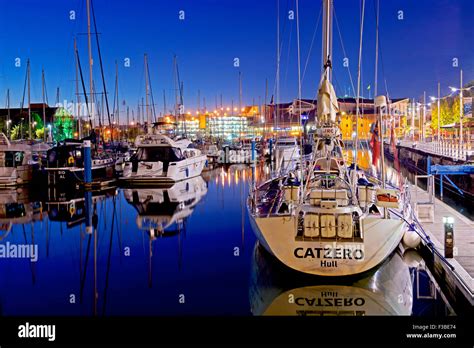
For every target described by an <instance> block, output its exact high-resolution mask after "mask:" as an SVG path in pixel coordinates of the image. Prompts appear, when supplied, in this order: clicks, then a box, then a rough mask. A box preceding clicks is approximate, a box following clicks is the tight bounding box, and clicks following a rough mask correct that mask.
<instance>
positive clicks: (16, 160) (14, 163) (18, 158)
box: [4, 151, 25, 167]
mask: <svg viewBox="0 0 474 348" xmlns="http://www.w3.org/2000/svg"><path fill="white" fill-rule="evenodd" d="M24 156H25V153H24V152H23V151H5V165H4V167H18V166H21V164H22V163H23V158H24Z"/></svg>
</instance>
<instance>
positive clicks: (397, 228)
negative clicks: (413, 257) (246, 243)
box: [250, 214, 406, 276]
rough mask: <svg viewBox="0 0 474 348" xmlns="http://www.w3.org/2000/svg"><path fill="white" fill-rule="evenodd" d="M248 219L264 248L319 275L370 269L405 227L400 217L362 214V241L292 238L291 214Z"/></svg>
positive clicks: (290, 264)
mask: <svg viewBox="0 0 474 348" xmlns="http://www.w3.org/2000/svg"><path fill="white" fill-rule="evenodd" d="M250 221H251V225H252V228H253V230H254V232H255V233H256V236H257V238H258V239H259V241H260V243H261V244H262V245H263V246H264V247H265V249H267V251H268V252H270V253H271V254H273V255H274V256H275V257H276V258H278V259H279V260H280V261H281V262H282V263H284V264H285V265H287V266H288V267H290V268H293V269H295V270H297V271H300V272H304V273H308V274H314V275H319V276H347V275H354V274H359V273H363V272H365V271H368V270H370V269H372V268H373V267H375V266H377V265H379V264H380V263H381V262H383V261H384V260H385V259H386V258H387V257H388V256H389V255H390V254H392V252H393V251H394V250H395V249H396V248H397V246H398V245H399V243H400V241H401V240H402V238H403V234H404V233H405V230H406V225H405V224H404V222H403V221H401V220H396V219H382V218H378V217H366V218H364V219H361V229H362V232H363V236H364V238H363V241H357V240H347V239H346V240H344V239H339V240H336V239H326V238H320V239H319V240H314V239H313V240H296V238H295V236H296V230H297V225H296V219H295V217H294V216H289V215H288V216H273V217H272V216H270V217H254V216H253V215H252V214H250Z"/></svg>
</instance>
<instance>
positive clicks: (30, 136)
mask: <svg viewBox="0 0 474 348" xmlns="http://www.w3.org/2000/svg"><path fill="white" fill-rule="evenodd" d="M26 69H27V72H26V75H27V78H28V137H29V138H30V139H32V130H31V99H30V97H31V95H30V91H31V86H30V84H31V81H30V59H28V62H27V65H26Z"/></svg>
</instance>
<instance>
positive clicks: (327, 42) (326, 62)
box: [321, 0, 334, 82]
mask: <svg viewBox="0 0 474 348" xmlns="http://www.w3.org/2000/svg"><path fill="white" fill-rule="evenodd" d="M322 1H323V40H322V63H323V64H322V71H321V72H322V73H325V74H326V77H327V79H328V81H329V82H331V78H332V73H331V67H332V63H331V59H332V14H333V5H334V2H333V0H322Z"/></svg>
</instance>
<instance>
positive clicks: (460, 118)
mask: <svg viewBox="0 0 474 348" xmlns="http://www.w3.org/2000/svg"><path fill="white" fill-rule="evenodd" d="M459 74H460V76H459V78H460V81H459V82H460V83H459V84H460V86H459V145H460V146H459V147H460V151H461V154H462V158H463V159H464V136H463V111H464V110H463V109H464V105H463V99H462V95H463V93H462V92H463V89H462V69H461V71H460V72H459Z"/></svg>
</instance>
